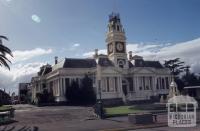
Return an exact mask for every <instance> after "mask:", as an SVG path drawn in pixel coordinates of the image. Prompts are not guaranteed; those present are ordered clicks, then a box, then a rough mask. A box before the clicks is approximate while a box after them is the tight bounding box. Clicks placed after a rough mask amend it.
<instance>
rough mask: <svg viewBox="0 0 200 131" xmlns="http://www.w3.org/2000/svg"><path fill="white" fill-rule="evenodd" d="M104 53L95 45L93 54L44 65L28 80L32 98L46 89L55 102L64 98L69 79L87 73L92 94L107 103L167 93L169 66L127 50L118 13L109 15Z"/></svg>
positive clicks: (78, 80)
mask: <svg viewBox="0 0 200 131" xmlns="http://www.w3.org/2000/svg"><path fill="white" fill-rule="evenodd" d="M106 47H107V55H103V54H99V53H98V49H95V53H94V56H93V58H85V59H77V58H65V59H64V60H62V61H59V62H58V57H55V65H49V64H47V65H44V66H42V67H41V68H40V72H38V76H36V77H33V78H32V80H31V87H32V101H36V94H37V93H39V92H42V91H43V89H48V90H49V91H50V90H51V91H52V92H53V95H54V97H55V100H56V101H57V102H63V101H67V99H66V97H65V93H66V89H67V88H68V87H69V86H70V84H71V82H72V81H74V80H75V81H77V82H78V83H79V84H80V82H81V80H82V79H83V77H84V76H85V75H86V74H87V75H88V76H89V77H90V78H91V79H92V80H93V88H94V90H95V92H96V98H97V99H100V97H101V99H102V100H103V101H104V102H107V103H115V102H116V103H117V102H134V101H144V100H150V99H151V98H152V97H154V96H161V95H165V96H166V95H167V94H168V92H169V85H170V83H171V81H172V75H171V74H170V70H169V69H168V68H165V67H164V66H163V65H162V64H161V63H160V62H159V61H146V60H144V59H143V57H142V56H138V55H135V54H134V55H133V54H132V52H131V51H130V52H128V54H127V46H126V35H125V31H124V28H123V25H122V24H121V20H120V17H119V14H116V13H112V14H111V15H110V16H109V23H108V31H107V37H106Z"/></svg>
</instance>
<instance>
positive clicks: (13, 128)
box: [0, 126, 39, 131]
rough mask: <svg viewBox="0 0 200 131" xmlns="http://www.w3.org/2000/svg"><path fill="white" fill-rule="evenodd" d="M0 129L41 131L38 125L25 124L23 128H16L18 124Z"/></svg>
mask: <svg viewBox="0 0 200 131" xmlns="http://www.w3.org/2000/svg"><path fill="white" fill-rule="evenodd" d="M0 131H39V128H38V127H37V126H34V127H30V126H23V127H21V128H18V129H16V126H4V127H2V128H0Z"/></svg>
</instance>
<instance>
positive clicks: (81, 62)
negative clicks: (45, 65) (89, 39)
mask: <svg viewBox="0 0 200 131" xmlns="http://www.w3.org/2000/svg"><path fill="white" fill-rule="evenodd" d="M55 66H56V67H57V68H59V67H60V68H92V67H96V61H95V59H76V58H65V59H64V61H61V62H59V63H58V64H56V65H55Z"/></svg>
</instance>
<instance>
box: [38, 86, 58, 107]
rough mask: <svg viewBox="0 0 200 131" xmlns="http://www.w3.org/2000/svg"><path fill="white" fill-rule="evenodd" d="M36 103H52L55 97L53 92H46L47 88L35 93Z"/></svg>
mask: <svg viewBox="0 0 200 131" xmlns="http://www.w3.org/2000/svg"><path fill="white" fill-rule="evenodd" d="M36 97H37V104H38V105H40V104H46V103H54V102H55V98H54V96H53V93H52V92H51V91H50V92H48V90H47V89H44V90H43V92H42V93H37V94H36Z"/></svg>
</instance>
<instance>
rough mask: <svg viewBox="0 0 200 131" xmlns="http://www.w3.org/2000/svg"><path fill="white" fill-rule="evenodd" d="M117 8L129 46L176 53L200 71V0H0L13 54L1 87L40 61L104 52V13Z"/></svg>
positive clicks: (11, 86)
mask: <svg viewBox="0 0 200 131" xmlns="http://www.w3.org/2000/svg"><path fill="white" fill-rule="evenodd" d="M112 12H117V13H119V14H120V18H121V21H122V24H123V27H124V28H125V32H126V36H127V46H128V51H129V50H131V51H133V53H134V54H137V55H141V56H143V57H144V59H148V60H160V61H161V62H162V61H164V60H167V59H172V58H176V57H180V58H181V60H183V61H186V64H188V65H190V66H191V70H192V71H193V72H195V73H200V53H199V51H200V15H199V13H200V1H199V0H0V35H5V36H7V37H8V38H9V41H4V44H5V45H6V46H8V47H9V48H10V49H11V50H12V51H13V54H14V58H10V59H11V60H12V65H11V71H8V70H6V69H5V68H0V88H2V89H3V88H5V89H6V91H11V92H12V91H15V92H17V89H18V83H19V82H29V81H30V78H31V77H32V76H35V75H36V73H37V72H38V71H39V67H40V66H42V65H43V64H46V63H49V64H53V63H54V57H55V56H58V59H59V60H62V59H64V58H65V57H70V58H71V57H72V58H73V57H74V58H86V57H91V56H92V55H93V53H94V52H93V51H94V49H95V48H98V49H99V50H100V53H106V43H105V38H106V31H107V24H108V15H109V14H111V13H112Z"/></svg>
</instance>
